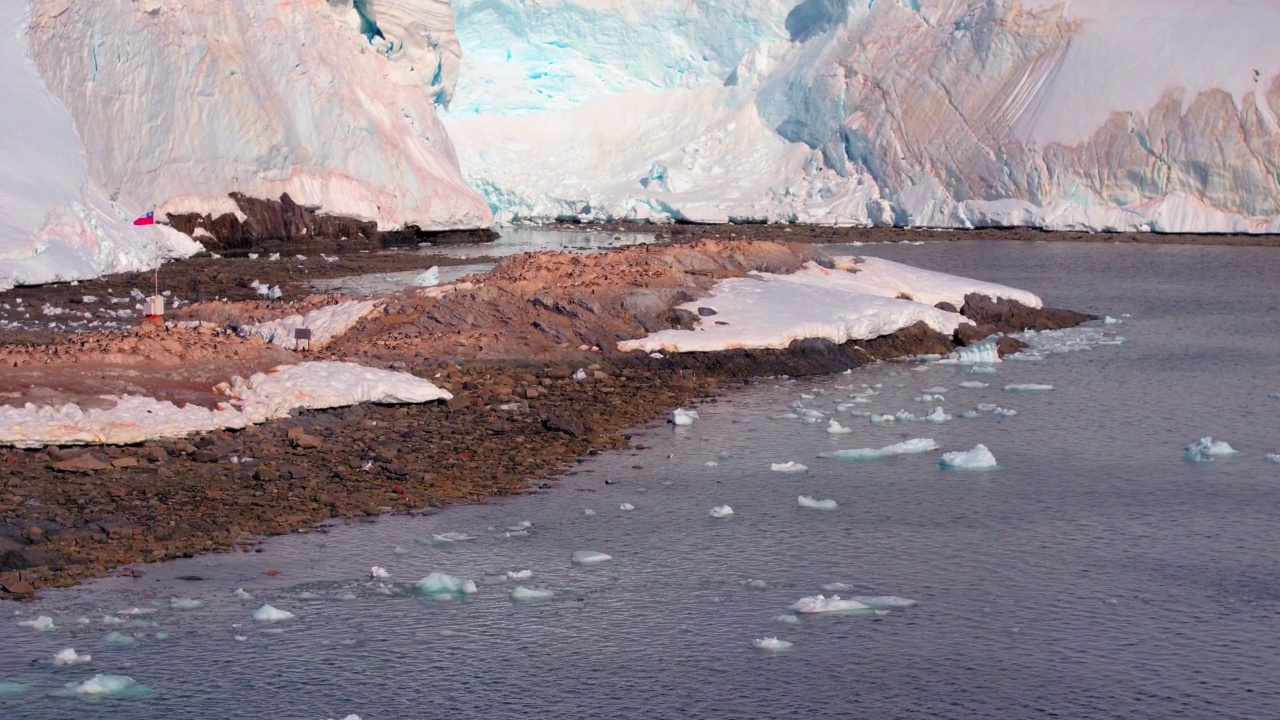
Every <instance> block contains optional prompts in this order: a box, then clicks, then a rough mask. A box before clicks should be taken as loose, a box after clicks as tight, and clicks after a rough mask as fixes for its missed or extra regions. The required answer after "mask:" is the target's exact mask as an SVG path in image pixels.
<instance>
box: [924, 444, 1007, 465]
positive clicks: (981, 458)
mask: <svg viewBox="0 0 1280 720" xmlns="http://www.w3.org/2000/svg"><path fill="white" fill-rule="evenodd" d="M938 464H939V465H940V466H942V468H943V469H944V470H995V469H997V468H999V467H1000V465H999V464H998V463H997V462H996V458H995V456H994V455H992V454H991V451H990V450H988V449H987V446H986V445H981V444H980V445H976V446H974V448H973V449H972V450H964V451H957V452H949V453H946V454H944V455H943V456H942V459H941V460H939V461H938Z"/></svg>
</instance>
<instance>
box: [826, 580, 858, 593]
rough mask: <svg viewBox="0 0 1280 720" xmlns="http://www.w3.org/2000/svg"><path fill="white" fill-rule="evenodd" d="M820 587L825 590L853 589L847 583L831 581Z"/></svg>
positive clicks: (847, 590)
mask: <svg viewBox="0 0 1280 720" xmlns="http://www.w3.org/2000/svg"><path fill="white" fill-rule="evenodd" d="M822 589H823V590H826V591H827V592H849V591H850V590H852V589H853V586H852V585H849V584H847V583H842V582H833V583H827V584H826V585H823V586H822Z"/></svg>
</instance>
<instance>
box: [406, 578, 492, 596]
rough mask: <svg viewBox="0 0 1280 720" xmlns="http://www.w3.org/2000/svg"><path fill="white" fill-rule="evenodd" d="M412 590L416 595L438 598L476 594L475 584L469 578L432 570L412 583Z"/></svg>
mask: <svg viewBox="0 0 1280 720" xmlns="http://www.w3.org/2000/svg"><path fill="white" fill-rule="evenodd" d="M413 591H414V592H415V593H417V594H418V595H424V596H426V597H433V598H439V599H449V598H460V597H463V596H466V595H475V594H476V591H477V590H476V584H475V583H474V582H472V581H471V580H464V579H462V578H458V577H454V576H452V575H446V574H444V573H442V572H433V573H430V574H429V575H427V576H426V577H424V578H422V579H421V580H419V581H418V582H416V583H414V585H413Z"/></svg>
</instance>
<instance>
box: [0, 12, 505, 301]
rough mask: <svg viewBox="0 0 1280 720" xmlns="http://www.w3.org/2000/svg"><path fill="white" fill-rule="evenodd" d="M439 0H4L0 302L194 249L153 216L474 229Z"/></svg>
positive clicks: (481, 217) (447, 24)
mask: <svg viewBox="0 0 1280 720" xmlns="http://www.w3.org/2000/svg"><path fill="white" fill-rule="evenodd" d="M459 58H460V50H459V47H458V43H457V40H456V38H455V37H454V32H453V17H452V11H451V9H450V7H449V4H448V2H447V0H323V1H316V2H297V1H295V0H222V1H220V2H213V1H211V0H201V1H200V2H180V1H179V0H95V1H94V2H72V1H71V0H14V1H12V2H5V3H3V9H0V63H2V64H0V69H3V70H4V73H3V75H2V76H0V91H3V92H4V94H5V97H6V106H7V109H6V112H5V114H4V117H2V118H0V143H3V144H2V145H0V157H3V159H4V160H5V162H4V163H3V165H0V223H2V224H0V233H2V234H0V287H4V286H6V285H11V284H14V283H17V282H22V283H31V282H41V281H48V280H52V279H71V278H77V277H86V276H92V275H97V274H100V273H104V272H112V271H122V270H129V269H137V268H141V267H146V266H149V265H152V264H154V263H156V262H158V261H159V259H160V258H162V257H165V256H172V255H182V254H189V253H190V252H192V251H194V250H195V249H198V246H197V245H195V244H194V243H192V242H191V241H190V240H189V239H186V238H185V237H180V236H178V235H177V234H176V233H173V232H171V231H168V230H166V229H157V228H152V229H145V228H144V229H137V228H134V227H133V226H132V225H131V222H130V221H132V219H133V218H134V217H136V216H137V215H138V214H140V213H141V212H144V211H145V210H146V209H150V208H152V207H154V208H155V209H156V216H157V218H163V217H165V215H166V214H167V213H174V214H181V213H198V214H207V215H210V216H218V215H221V214H231V215H235V214H237V213H239V212H240V210H239V208H238V207H237V205H236V203H235V202H234V201H233V200H232V199H231V198H230V197H229V195H230V193H239V194H242V195H244V196H247V197H252V198H264V199H268V200H276V199H278V198H279V197H280V196H281V195H282V194H286V193H287V194H288V195H289V196H290V198H291V199H292V200H293V201H294V202H296V203H298V204H299V205H301V206H304V207H306V208H308V209H311V210H314V211H316V212H319V213H322V214H325V215H335V216H343V217H350V218H355V219H359V220H364V221H372V222H376V224H377V226H378V228H379V229H392V228H400V227H405V226H415V227H418V228H421V229H424V230H437V229H448V228H460V227H484V226H487V225H488V224H489V223H490V222H491V219H492V218H491V215H490V213H489V210H488V208H487V206H486V205H485V203H484V202H483V201H482V200H481V199H480V197H479V196H478V195H476V193H475V192H474V191H472V190H471V189H470V188H469V187H468V186H467V185H466V183H465V182H464V181H463V180H462V177H461V175H460V174H459V171H458V165H457V159H456V156H455V153H454V149H453V145H452V144H451V143H450V141H449V138H448V135H447V133H446V132H445V129H444V127H443V126H442V125H441V123H440V121H439V118H438V117H437V115H436V110H437V108H439V107H442V106H443V105H445V104H446V103H447V102H448V101H449V98H450V95H451V93H452V91H453V87H454V82H455V80H456V77H457V71H458V63H459Z"/></svg>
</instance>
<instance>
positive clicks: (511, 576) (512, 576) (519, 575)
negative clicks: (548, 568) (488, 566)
mask: <svg viewBox="0 0 1280 720" xmlns="http://www.w3.org/2000/svg"><path fill="white" fill-rule="evenodd" d="M531 577H533V571H532V570H516V571H515V572H511V571H510V570H508V571H507V579H508V580H528V579H529V578H531Z"/></svg>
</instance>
